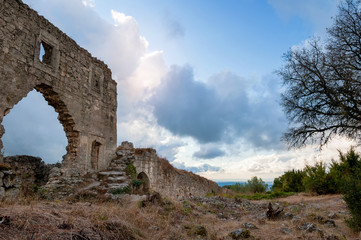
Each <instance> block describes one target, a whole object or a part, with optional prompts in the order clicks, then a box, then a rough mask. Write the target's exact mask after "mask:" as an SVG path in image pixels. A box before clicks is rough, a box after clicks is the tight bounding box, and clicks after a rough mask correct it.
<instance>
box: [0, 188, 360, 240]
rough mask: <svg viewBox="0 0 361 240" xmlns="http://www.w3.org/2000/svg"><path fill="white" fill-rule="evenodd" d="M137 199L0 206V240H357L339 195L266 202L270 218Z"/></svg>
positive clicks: (260, 207)
mask: <svg viewBox="0 0 361 240" xmlns="http://www.w3.org/2000/svg"><path fill="white" fill-rule="evenodd" d="M141 200H142V198H139V197H135V196H127V197H125V198H123V200H121V201H118V202H100V201H95V200H92V201H84V200H81V201H79V200H78V201H74V200H71V199H68V200H66V201H65V200H61V201H52V202H49V201H38V200H34V199H33V200H29V199H20V200H19V201H18V202H16V203H14V202H11V203H8V202H2V203H0V222H1V221H3V222H2V223H0V239H4V240H5V239H6V240H11V239H19V240H20V239H21V240H22V239H29V240H30V239H39V240H40V239H72V240H83V239H87V240H95V239H104V240H105V239H156V240H158V239H172V240H176V239H232V238H231V237H230V236H229V234H230V233H231V232H233V231H235V230H237V229H240V228H243V229H248V230H249V231H250V234H251V238H249V239H328V240H331V239H360V235H358V234H357V233H354V232H352V231H351V230H350V229H349V228H348V227H347V226H346V224H345V223H344V218H345V217H348V212H347V209H346V205H345V202H344V201H343V199H342V196H340V195H325V196H309V195H305V194H299V195H295V196H291V197H287V198H281V199H275V200H272V201H271V202H272V204H273V207H274V208H277V207H279V208H283V209H284V210H283V212H282V216H280V218H278V219H275V220H268V219H267V217H266V214H265V212H266V210H267V206H268V203H269V202H270V201H268V200H261V201H248V200H237V201H235V200H234V199H226V198H222V197H211V198H192V199H187V200H182V201H175V202H172V201H170V200H167V199H165V198H163V199H161V200H158V201H153V202H149V201H148V202H147V201H143V202H142V201H141ZM4 216H9V217H10V218H9V220H6V221H5V218H2V217H4ZM1 218H2V219H3V220H2V219H1ZM307 223H308V225H307ZM333 223H334V224H335V226H333ZM252 224H253V225H254V226H253V225H252ZM302 228H304V229H302Z"/></svg>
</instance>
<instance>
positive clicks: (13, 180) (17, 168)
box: [0, 155, 56, 200]
mask: <svg viewBox="0 0 361 240" xmlns="http://www.w3.org/2000/svg"><path fill="white" fill-rule="evenodd" d="M55 166H56V165H55V164H45V163H44V162H43V161H42V160H41V158H39V157H32V156H26V155H20V156H11V157H6V158H4V163H2V164H0V200H1V199H2V198H4V197H5V198H7V199H11V198H16V197H18V196H19V194H20V192H21V191H23V193H24V194H26V193H29V192H32V191H33V190H34V189H35V187H40V186H43V185H45V184H46V183H47V181H48V179H49V173H50V170H51V169H52V168H53V167H55Z"/></svg>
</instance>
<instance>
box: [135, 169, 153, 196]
mask: <svg viewBox="0 0 361 240" xmlns="http://www.w3.org/2000/svg"><path fill="white" fill-rule="evenodd" d="M137 180H140V181H142V184H141V185H139V186H138V188H137V192H139V193H148V192H149V191H150V181H149V177H148V175H147V174H145V172H141V173H139V174H138V176H137Z"/></svg>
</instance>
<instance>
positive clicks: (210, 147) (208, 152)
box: [193, 144, 226, 159]
mask: <svg viewBox="0 0 361 240" xmlns="http://www.w3.org/2000/svg"><path fill="white" fill-rule="evenodd" d="M225 154H226V152H225V151H224V150H222V149H220V148H219V146H218V145H217V144H205V145H201V148H200V150H199V151H197V152H195V153H194V154H193V157H196V158H201V159H213V158H216V157H222V156H224V155H225Z"/></svg>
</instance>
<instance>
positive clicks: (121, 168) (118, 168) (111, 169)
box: [108, 166, 126, 172]
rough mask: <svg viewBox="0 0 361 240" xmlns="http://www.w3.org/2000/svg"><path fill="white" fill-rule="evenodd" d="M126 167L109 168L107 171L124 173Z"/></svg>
mask: <svg viewBox="0 0 361 240" xmlns="http://www.w3.org/2000/svg"><path fill="white" fill-rule="evenodd" d="M125 168H126V167H119V166H114V167H113V166H111V167H110V168H109V169H108V171H118V172H124V171H125Z"/></svg>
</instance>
